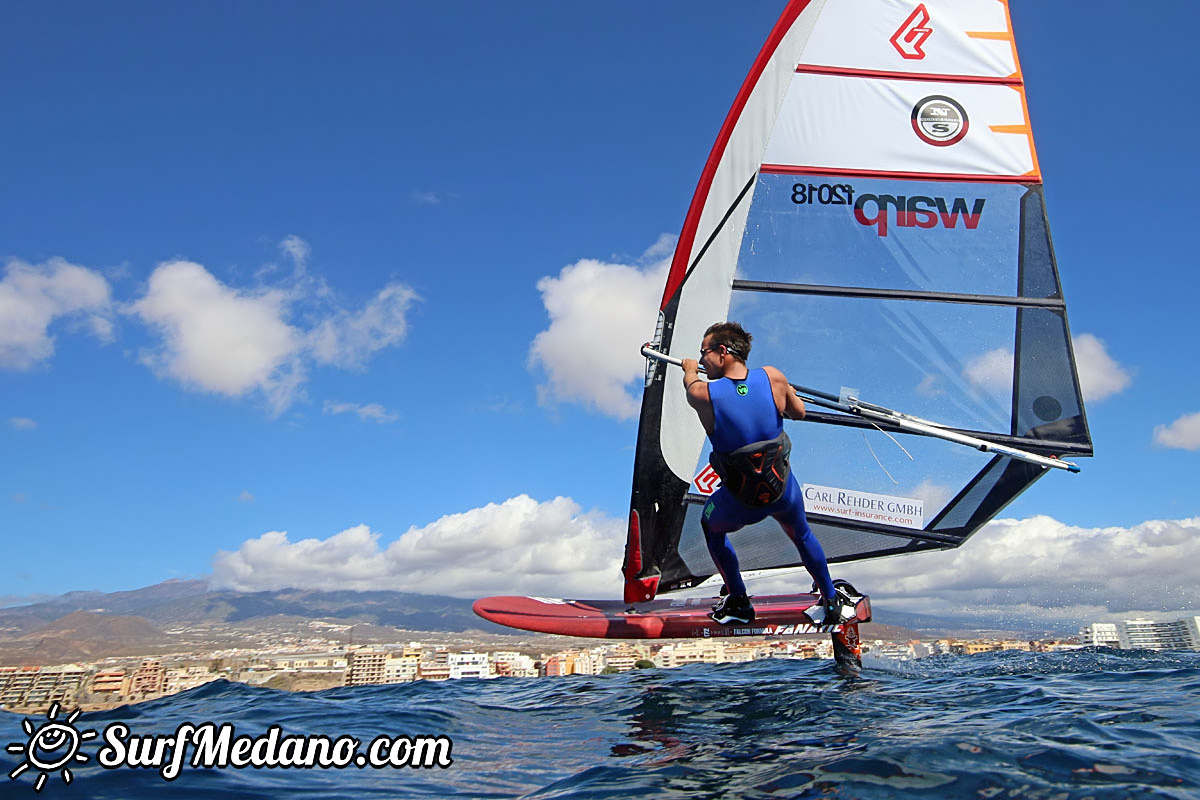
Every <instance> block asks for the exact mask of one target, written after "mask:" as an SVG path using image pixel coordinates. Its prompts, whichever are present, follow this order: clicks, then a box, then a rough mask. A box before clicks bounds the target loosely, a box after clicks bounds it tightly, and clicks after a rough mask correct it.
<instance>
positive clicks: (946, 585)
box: [213, 495, 1200, 627]
mask: <svg viewBox="0 0 1200 800" xmlns="http://www.w3.org/2000/svg"><path fill="white" fill-rule="evenodd" d="M623 540H624V524H623V521H622V520H618V519H615V518H612V517H609V516H607V515H604V514H601V513H598V512H593V513H582V512H581V509H580V507H579V505H578V504H577V503H575V502H574V501H573V500H571V499H569V498H564V497H559V498H555V499H554V500H550V501H546V502H540V503H539V502H537V501H535V500H533V499H531V498H530V497H528V496H526V495H520V496H518V497H513V498H511V499H509V500H506V501H504V502H503V503H499V504H495V503H493V504H489V505H487V506H485V507H483V508H476V509H473V510H471V511H467V512H464V513H461V514H451V515H448V516H445V517H442V518H441V519H438V520H436V521H434V522H432V523H430V524H429V525H426V526H423V527H414V528H411V529H409V530H408V531H407V532H405V533H404V534H403V535H401V536H400V537H399V538H398V539H396V540H395V541H393V542H391V543H389V544H384V543H382V542H381V536H380V534H379V533H377V532H375V531H372V530H371V529H370V528H369V527H368V526H366V525H358V526H356V527H353V528H349V529H347V530H345V531H342V532H341V533H337V534H335V535H332V536H330V537H328V538H326V539H304V540H301V541H296V542H293V541H291V540H290V539H289V538H288V535H287V534H286V533H283V532H279V531H272V532H269V533H265V534H263V535H262V536H260V537H258V538H256V539H251V540H248V541H246V542H244V543H243V544H242V546H241V547H239V548H238V549H237V550H236V551H235V552H225V551H222V552H219V553H218V554H217V555H216V557H215V558H214V577H213V587H214V588H221V589H233V590H239V591H267V590H276V589H283V588H304V589H328V590H332V589H354V590H358V591H368V590H383V589H390V590H394V591H404V592H418V593H426V594H439V595H451V596H457V597H482V596H484V595H491V594H534V595H545V596H551V597H561V596H564V595H568V594H569V595H571V596H575V597H587V596H592V597H617V596H619V594H620V592H621V577H620V575H619V569H620V563H621V555H622V552H623ZM736 543H737V540H736V538H735V540H734V544H735V546H736ZM1198 561H1200V517H1194V518H1191V519H1181V520H1151V521H1148V522H1143V523H1141V524H1138V525H1134V526H1132V527H1127V528H1123V527H1107V528H1080V527H1075V526H1071V525H1066V524H1064V523H1062V522H1058V521H1057V520H1054V519H1052V518H1050V517H1046V516H1037V517H1032V518H1029V519H1023V520H1016V519H1002V520H995V521H993V522H991V523H989V524H988V525H987V526H985V527H984V529H983V530H981V531H979V532H978V533H976V534H975V535H974V536H973V537H972V538H971V539H970V540H969V541H968V542H967V543H966V544H965V545H963V546H962V547H960V548H958V549H957V550H946V551H938V552H931V553H926V554H920V555H911V556H901V557H897V558H887V559H878V560H875V561H865V562H860V563H852V564H834V565H832V572H833V575H834V577H835V578H836V577H842V578H846V579H848V580H850V581H851V582H852V583H854V584H855V585H856V586H857V587H858V588H859V589H860V590H862V591H864V592H867V593H868V594H870V595H871V598H872V601H873V602H874V603H875V604H876V605H877V606H879V607H881V608H886V609H889V610H892V611H899V612H912V613H922V614H931V615H935V616H942V617H976V618H978V619H980V620H981V621H986V622H987V623H988V624H995V625H1000V624H1007V625H1012V626H1020V627H1027V626H1030V625H1046V626H1053V625H1056V624H1060V623H1061V622H1062V621H1063V620H1068V621H1075V620H1077V621H1079V623H1080V624H1086V623H1088V622H1102V621H1109V620H1113V619H1127V618H1130V617H1134V616H1139V615H1147V616H1158V617H1164V616H1165V617H1166V618H1171V619H1174V618H1175V617H1173V616H1171V615H1172V614H1175V615H1178V614H1179V613H1180V612H1181V611H1184V610H1187V609H1197V608H1200V586H1198V585H1197V583H1196V580H1195V564H1196V563H1197V562H1198ZM808 584H809V581H808V578H807V576H806V575H805V574H803V572H801V573H800V574H799V575H798V574H796V573H795V572H790V573H788V574H776V575H774V576H772V577H768V578H760V579H754V580H751V581H750V583H749V587H750V591H751V593H752V594H771V593H778V592H794V591H797V590H798V589H800V590H804V591H806V590H807V589H808ZM879 621H881V622H886V621H887V620H885V619H880V620H879Z"/></svg>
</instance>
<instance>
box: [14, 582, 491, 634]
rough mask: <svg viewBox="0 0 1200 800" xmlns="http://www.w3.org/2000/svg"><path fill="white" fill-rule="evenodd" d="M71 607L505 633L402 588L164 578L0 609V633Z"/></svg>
mask: <svg viewBox="0 0 1200 800" xmlns="http://www.w3.org/2000/svg"><path fill="white" fill-rule="evenodd" d="M76 611H91V612H96V613H104V614H122V615H131V616H138V617H143V618H144V619H146V620H148V621H149V622H150V623H151V624H153V625H155V626H158V627H159V628H170V627H176V628H177V627H181V626H199V625H205V624H214V623H227V624H237V623H242V622H249V621H253V620H256V619H259V618H264V617H276V616H286V617H302V618H308V619H329V620H344V621H346V622H362V623H370V624H373V625H381V626H386V627H391V628H404V629H407V630H417V631H446V632H462V631H468V630H482V631H486V632H492V633H498V632H503V631H506V630H508V629H507V628H502V627H501V626H499V625H495V624H493V623H490V622H486V621H485V620H482V619H480V618H479V617H477V616H475V613H474V612H473V611H472V610H471V601H470V600H462V599H459V598H454V597H440V596H436V595H423V594H410V593H407V592H350V591H338V592H321V591H310V590H302V589H284V590H281V591H275V592H225V591H221V592H210V591H208V588H207V585H206V584H205V582H204V581H199V580H191V581H167V582H165V583H160V584H157V585H155V586H148V587H146V588H144V589H135V590H133V591H127V592H112V593H104V592H70V593H68V594H64V595H61V596H60V597H55V598H53V599H51V600H44V601H42V602H38V603H32V604H30V605H25V606H17V607H14V608H5V609H0V635H2V634H3V633H8V634H9V635H13V634H22V633H28V632H30V631H33V630H36V629H38V628H40V627H42V626H44V625H47V624H49V623H51V622H54V621H55V620H58V619H61V618H62V617H65V616H66V615H68V614H71V613H74V612H76Z"/></svg>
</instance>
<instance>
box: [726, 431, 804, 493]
mask: <svg viewBox="0 0 1200 800" xmlns="http://www.w3.org/2000/svg"><path fill="white" fill-rule="evenodd" d="M791 454H792V440H791V439H789V438H788V435H787V432H786V431H781V432H780V434H779V435H778V436H776V437H775V438H774V439H767V440H766V441H763V442H751V443H750V444H748V445H746V446H744V447H739V448H738V449H737V450H734V451H733V452H731V453H718V452H717V451H715V450H714V451H713V452H712V454H711V455H709V457H708V463H709V464H711V465H712V468H713V469H714V470H715V471H716V473H717V474H718V475H719V476H721V484H722V485H723V486H724V487H725V488H726V489H728V490H729V491H730V492H731V493H732V494H733V496H734V497H736V498H737V499H738V500H739V501H740V502H741V503H742V505H746V506H750V507H751V508H757V507H759V506H766V505H770V504H771V503H774V502H775V501H776V500H778V499H779V498H780V497H781V496H782V495H783V490H784V489H785V488H786V487H787V479H788V476H789V475H791V474H792V465H791V463H790V462H789V461H788V457H789V456H790V455H791Z"/></svg>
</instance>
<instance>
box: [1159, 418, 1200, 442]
mask: <svg viewBox="0 0 1200 800" xmlns="http://www.w3.org/2000/svg"><path fill="white" fill-rule="evenodd" d="M1154 443H1155V444H1157V445H1160V446H1162V447H1177V448H1179V449H1180V450H1200V411H1198V412H1196V413H1195V414H1184V415H1183V416H1182V417H1180V418H1179V419H1177V420H1175V421H1174V422H1172V423H1171V424H1170V425H1158V426H1156V427H1155V428H1154Z"/></svg>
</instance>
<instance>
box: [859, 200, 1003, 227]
mask: <svg viewBox="0 0 1200 800" xmlns="http://www.w3.org/2000/svg"><path fill="white" fill-rule="evenodd" d="M967 202H968V201H967V198H965V197H955V198H954V199H952V200H949V201H948V200H947V199H946V198H944V197H927V196H925V195H920V194H915V195H912V196H911V197H908V196H905V195H902V194H901V195H892V194H860V195H859V196H858V199H856V200H855V201H854V219H855V220H857V221H858V223H859V224H860V225H867V226H874V227H875V231H876V233H878V234H879V235H880V236H887V235H888V221H889V214H888V209H895V215H894V216H895V224H896V226H897V227H900V228H936V227H937V226H938V224H939V223H940V224H941V226H942V227H943V228H946V229H953V228H957V227H958V221H959V219H961V220H962V222H963V226H964V227H965V228H966V229H967V230H971V231H973V230H975V229H976V228H978V227H979V221H980V220H981V219H982V218H983V206H984V203H985V200H984V198H982V197H978V198H975V199H973V200H971V201H970V203H971V205H970V208H968V207H967Z"/></svg>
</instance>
